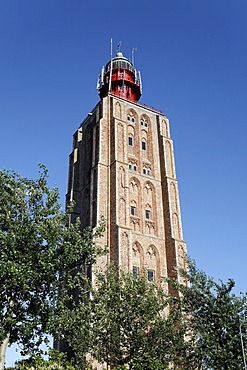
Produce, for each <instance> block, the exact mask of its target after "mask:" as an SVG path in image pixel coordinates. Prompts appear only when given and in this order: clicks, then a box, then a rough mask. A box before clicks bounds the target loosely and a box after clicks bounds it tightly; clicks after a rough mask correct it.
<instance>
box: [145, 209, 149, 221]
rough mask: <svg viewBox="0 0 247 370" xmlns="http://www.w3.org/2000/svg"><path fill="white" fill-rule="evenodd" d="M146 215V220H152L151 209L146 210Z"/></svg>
mask: <svg viewBox="0 0 247 370" xmlns="http://www.w3.org/2000/svg"><path fill="white" fill-rule="evenodd" d="M145 215H146V219H147V220H150V211H149V209H146V210H145Z"/></svg>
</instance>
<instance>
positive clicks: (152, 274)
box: [148, 270, 154, 283]
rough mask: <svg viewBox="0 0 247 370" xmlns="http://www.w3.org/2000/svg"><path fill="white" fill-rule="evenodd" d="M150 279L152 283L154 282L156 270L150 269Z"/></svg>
mask: <svg viewBox="0 0 247 370" xmlns="http://www.w3.org/2000/svg"><path fill="white" fill-rule="evenodd" d="M148 281H149V282H150V283H153V282H154V270H148Z"/></svg>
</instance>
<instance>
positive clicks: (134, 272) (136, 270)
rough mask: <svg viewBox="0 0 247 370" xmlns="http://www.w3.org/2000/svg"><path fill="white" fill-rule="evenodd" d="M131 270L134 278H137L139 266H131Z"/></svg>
mask: <svg viewBox="0 0 247 370" xmlns="http://www.w3.org/2000/svg"><path fill="white" fill-rule="evenodd" d="M132 272H133V276H134V278H135V279H139V267H137V266H133V269H132Z"/></svg>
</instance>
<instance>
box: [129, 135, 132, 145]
mask: <svg viewBox="0 0 247 370" xmlns="http://www.w3.org/2000/svg"><path fill="white" fill-rule="evenodd" d="M128 140H129V146H133V137H132V136H129V138H128Z"/></svg>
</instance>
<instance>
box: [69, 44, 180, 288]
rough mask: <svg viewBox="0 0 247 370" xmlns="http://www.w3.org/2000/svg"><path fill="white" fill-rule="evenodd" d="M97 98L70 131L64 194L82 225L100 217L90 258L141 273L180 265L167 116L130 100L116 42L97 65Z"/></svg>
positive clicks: (135, 91)
mask: <svg viewBox="0 0 247 370" xmlns="http://www.w3.org/2000/svg"><path fill="white" fill-rule="evenodd" d="M98 91H99V96H100V101H99V103H98V104H97V105H96V107H95V108H94V109H93V110H92V111H91V113H89V114H88V116H87V117H86V118H85V120H84V121H83V122H82V123H81V125H80V127H79V129H78V130H77V131H76V132H75V134H74V137H73V151H72V153H71V155H70V164H69V184H68V193H67V201H69V200H74V201H75V202H76V206H75V216H78V215H79V216H80V218H81V222H82V225H83V227H86V226H92V227H94V226H95V225H96V224H97V221H98V220H99V218H100V217H101V216H104V217H105V218H106V220H107V229H106V232H105V235H104V237H103V240H102V243H103V244H106V245H107V246H108V249H109V253H108V254H107V256H104V257H100V259H99V260H98V263H97V266H98V267H101V266H104V265H105V264H106V263H107V262H110V261H112V262H115V263H116V264H118V265H119V266H120V267H121V268H124V269H126V270H128V271H133V274H135V275H138V274H139V272H140V271H141V270H142V271H146V274H147V278H148V280H149V281H157V282H158V281H160V279H161V278H162V277H167V276H169V277H177V278H179V276H178V269H177V267H182V268H185V265H186V245H185V242H184V241H183V235H182V225H181V215H180V205H179V196H178V184H177V180H176V173H175V163H174V152H173V143H172V140H171V138H170V131H169V121H168V119H167V118H166V117H165V116H164V115H163V114H162V112H160V111H158V110H155V109H153V108H150V107H148V106H147V105H143V104H140V103H138V100H139V98H140V96H141V77H140V72H137V71H136V69H135V68H134V65H133V63H132V62H131V61H130V60H128V59H127V58H125V57H124V56H123V54H122V52H121V51H120V50H118V52H117V54H116V57H115V58H111V59H110V61H109V62H108V63H107V64H106V66H105V67H103V68H102V72H101V75H100V77H99V80H98Z"/></svg>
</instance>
